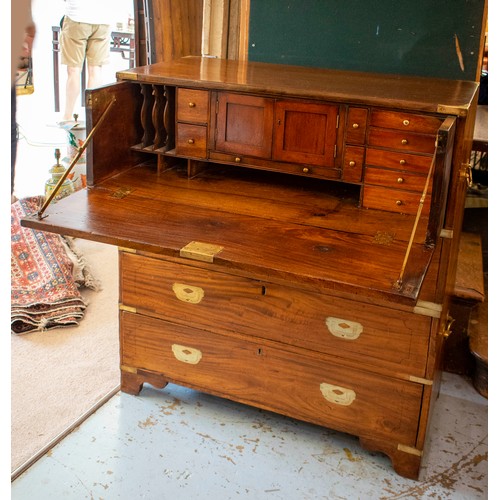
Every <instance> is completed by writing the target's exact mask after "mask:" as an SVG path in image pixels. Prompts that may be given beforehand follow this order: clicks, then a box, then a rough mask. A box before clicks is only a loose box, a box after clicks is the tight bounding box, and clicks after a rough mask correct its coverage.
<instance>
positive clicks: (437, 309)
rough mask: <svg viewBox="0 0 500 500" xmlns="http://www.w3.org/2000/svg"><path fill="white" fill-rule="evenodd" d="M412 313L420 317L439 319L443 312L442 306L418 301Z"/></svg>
mask: <svg viewBox="0 0 500 500" xmlns="http://www.w3.org/2000/svg"><path fill="white" fill-rule="evenodd" d="M413 312H414V313H415V314H421V315H422V316H430V317H431V318H440V317H441V313H442V312H443V306H442V305H441V304H435V303H434V302H427V301H425V300H419V301H418V302H417V305H416V306H415V307H414V308H413Z"/></svg>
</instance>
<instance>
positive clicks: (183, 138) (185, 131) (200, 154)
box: [176, 123, 207, 158]
mask: <svg viewBox="0 0 500 500" xmlns="http://www.w3.org/2000/svg"><path fill="white" fill-rule="evenodd" d="M176 151H177V154H178V155H179V156H189V157H193V158H206V157H207V127H204V126H202V125H189V124H187V123H178V124H177V141H176Z"/></svg>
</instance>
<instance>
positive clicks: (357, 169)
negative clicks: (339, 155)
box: [342, 146, 365, 182]
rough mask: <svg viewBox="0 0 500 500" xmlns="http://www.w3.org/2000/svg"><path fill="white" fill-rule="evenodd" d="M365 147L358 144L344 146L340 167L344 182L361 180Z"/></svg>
mask: <svg viewBox="0 0 500 500" xmlns="http://www.w3.org/2000/svg"><path fill="white" fill-rule="evenodd" d="M364 159H365V148H363V147H359V146H346V148H345V153H344V163H343V165H344V166H343V168H342V180H344V181H346V182H361V176H362V174H363V162H364Z"/></svg>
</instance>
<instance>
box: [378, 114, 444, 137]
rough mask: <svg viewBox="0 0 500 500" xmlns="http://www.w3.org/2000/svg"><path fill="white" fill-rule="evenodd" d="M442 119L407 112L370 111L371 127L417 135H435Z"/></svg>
mask: <svg viewBox="0 0 500 500" xmlns="http://www.w3.org/2000/svg"><path fill="white" fill-rule="evenodd" d="M442 122H443V120H442V118H438V117H436V116H427V115H415V114H412V113H407V112H395V111H382V110H376V109H375V110H372V114H371V120H370V125H371V126H372V127H381V128H391V129H396V130H404V131H408V132H418V133H419V134H437V131H438V129H439V127H440V126H441V123H442Z"/></svg>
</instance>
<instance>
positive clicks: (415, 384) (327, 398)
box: [23, 57, 477, 478]
mask: <svg viewBox="0 0 500 500" xmlns="http://www.w3.org/2000/svg"><path fill="white" fill-rule="evenodd" d="M476 91H477V85H476V84H475V83H473V82H457V81H447V80H435V79H426V78H415V77H396V76H394V75H392V76H386V75H378V74H363V73H356V72H346V71H334V70H321V69H311V68H299V67H293V66H284V65H272V64H264V63H249V62H238V61H229V60H218V59H207V58H200V57H186V58H181V59H179V60H176V61H172V62H168V63H158V64H154V65H151V66H147V67H141V68H137V69H132V70H128V71H124V72H120V73H119V74H118V82H117V83H116V84H113V85H109V86H106V87H102V88H100V89H96V90H93V91H88V92H87V120H88V121H87V128H88V130H90V129H92V127H93V126H94V125H95V124H96V123H97V120H98V119H99V118H100V117H101V116H102V115H103V113H104V112H106V113H107V116H106V120H105V123H104V124H103V125H102V126H101V127H100V129H99V132H98V133H96V134H95V135H94V137H93V138H92V142H91V144H90V146H89V151H88V166H87V168H88V172H87V174H88V183H89V187H88V189H86V190H83V191H79V192H77V193H74V194H73V195H71V196H70V197H68V198H65V199H63V200H61V201H59V202H58V203H57V204H54V205H51V206H50V207H49V208H48V209H47V212H46V213H45V214H44V216H43V217H42V218H41V217H37V216H36V214H35V215H34V216H33V217H30V218H28V219H26V220H24V221H23V224H24V225H26V226H30V227H34V228H37V229H42V230H48V231H55V232H59V233H63V234H69V235H73V236H77V237H83V238H89V239H93V240H96V241H101V242H105V243H111V244H114V245H117V246H119V247H120V304H119V307H120V310H121V311H120V348H121V372H122V390H123V391H125V392H129V393H133V394H137V393H138V392H139V391H140V390H141V387H142V385H143V383H145V382H146V383H151V384H153V385H154V386H156V387H163V386H165V385H166V384H167V383H168V382H174V383H178V384H181V385H185V386H188V387H192V388H195V389H198V390H201V391H206V392H209V393H212V394H215V395H218V396H222V397H225V398H230V399H233V400H235V401H239V402H242V403H246V404H249V405H253V406H257V407H260V408H264V409H267V410H271V411H275V412H278V413H281V414H284V415H288V416H290V417H294V418H298V419H302V420H305V421H308V422H313V423H315V424H319V425H323V426H326V427H329V428H332V429H337V430H339V431H343V432H347V433H351V434H354V435H356V436H359V438H360V440H361V442H362V443H363V444H364V446H366V447H367V448H368V449H371V450H378V451H382V452H384V453H386V454H387V455H388V456H389V457H390V458H391V460H392V462H393V465H394V468H395V469H396V471H397V472H398V473H400V474H402V475H404V476H408V477H413V478H416V477H418V472H419V468H420V464H421V461H422V458H423V453H424V444H425V438H426V430H427V427H428V424H429V421H430V414H431V407H432V402H433V398H434V396H435V395H436V393H437V391H438V387H439V363H440V351H441V346H442V342H443V338H444V337H445V336H446V335H447V334H448V330H449V324H450V318H449V316H448V302H449V293H450V291H451V289H452V284H453V282H454V274H455V268H456V254H457V251H458V240H459V235H460V228H461V223H462V210H463V203H464V196H465V189H466V183H467V178H468V175H469V172H468V170H469V166H468V157H469V152H470V146H471V136H472V128H473V123H474V114H475V106H476V99H477V97H476Z"/></svg>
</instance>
